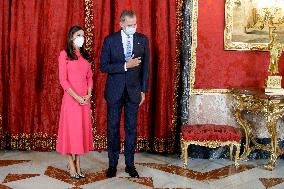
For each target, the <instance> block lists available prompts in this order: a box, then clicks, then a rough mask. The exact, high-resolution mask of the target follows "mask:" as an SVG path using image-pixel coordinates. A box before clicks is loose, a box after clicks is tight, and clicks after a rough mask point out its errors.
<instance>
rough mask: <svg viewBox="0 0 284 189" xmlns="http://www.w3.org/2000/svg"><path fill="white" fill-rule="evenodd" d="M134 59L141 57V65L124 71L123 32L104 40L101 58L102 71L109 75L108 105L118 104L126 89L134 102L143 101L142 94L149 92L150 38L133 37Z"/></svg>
mask: <svg viewBox="0 0 284 189" xmlns="http://www.w3.org/2000/svg"><path fill="white" fill-rule="evenodd" d="M132 54H134V58H137V57H141V63H140V65H139V66H137V67H134V68H128V69H127V71H125V70H124V64H125V55H124V49H123V44H122V37H121V31H119V32H115V33H113V34H111V35H109V36H107V37H106V38H105V40H104V44H103V49H102V53H101V58H100V69H101V71H102V72H104V73H108V77H107V81H106V87H105V98H106V100H107V102H108V103H116V102H117V101H118V100H119V99H120V98H121V96H122V94H123V92H124V89H125V87H126V89H127V92H128V95H129V97H130V99H131V101H132V102H134V103H139V102H140V101H141V92H144V93H146V92H147V90H148V80H149V62H150V51H149V41H148V38H147V37H146V36H145V35H143V34H141V33H137V32H136V33H135V34H134V35H133V52H132Z"/></svg>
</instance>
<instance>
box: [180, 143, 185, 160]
mask: <svg viewBox="0 0 284 189" xmlns="http://www.w3.org/2000/svg"><path fill="white" fill-rule="evenodd" d="M180 148H181V149H180V151H181V154H180V159H182V160H184V141H181V142H180Z"/></svg>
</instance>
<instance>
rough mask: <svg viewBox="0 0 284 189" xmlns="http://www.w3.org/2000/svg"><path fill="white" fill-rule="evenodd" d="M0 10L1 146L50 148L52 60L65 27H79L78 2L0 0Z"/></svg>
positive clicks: (57, 100) (57, 99)
mask: <svg viewBox="0 0 284 189" xmlns="http://www.w3.org/2000/svg"><path fill="white" fill-rule="evenodd" d="M0 10H1V13H0V14H2V15H1V16H0V19H2V22H1V24H0V31H2V32H1V34H0V35H1V39H0V40H1V87H0V89H1V97H2V98H1V101H0V102H1V106H2V107H1V108H2V109H1V110H2V113H1V115H2V119H3V126H2V127H3V128H2V130H3V132H2V133H1V132H0V135H1V136H2V140H1V148H8V149H9V148H11V149H20V150H30V149H32V150H49V149H53V148H54V146H55V142H56V135H57V128H58V118H59V110H60V105H61V98H62V89H61V87H60V85H59V82H58V63H57V58H58V56H59V52H60V50H62V49H64V48H65V41H66V36H67V31H68V29H69V27H70V26H71V25H73V24H80V25H84V1H83V0H72V1H69V0H60V1H57V0H44V1H38V0H28V1H27V0H3V1H1V3H0ZM0 131H1V130H0Z"/></svg>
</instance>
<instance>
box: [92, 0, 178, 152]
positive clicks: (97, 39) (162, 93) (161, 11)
mask: <svg viewBox="0 0 284 189" xmlns="http://www.w3.org/2000/svg"><path fill="white" fill-rule="evenodd" d="M181 8H182V1H173V0H162V1H160V0H105V1H93V14H94V17H93V23H94V31H93V33H94V49H93V50H94V70H95V78H94V82H95V85H94V86H95V89H96V90H95V91H94V92H95V99H94V102H95V114H94V118H95V120H96V129H95V132H94V136H95V139H96V141H95V144H96V148H97V149H105V148H106V122H107V120H106V111H107V109H106V101H105V100H104V97H103V95H104V94H103V90H104V85H105V81H106V74H102V73H100V71H99V57H100V52H101V46H102V43H103V39H104V37H105V36H107V35H108V34H110V33H112V32H115V31H119V30H120V27H119V16H120V13H121V12H122V11H123V10H124V9H132V10H134V11H135V12H136V14H137V27H138V28H137V30H138V32H141V33H143V34H145V35H146V36H147V37H148V38H149V41H150V52H151V63H150V64H151V66H150V81H149V83H150V84H149V91H148V93H147V95H146V101H145V103H144V104H143V105H142V106H141V107H140V110H139V115H138V141H137V144H138V150H141V149H148V147H150V148H151V150H153V151H156V152H173V151H174V144H175V134H176V133H175V131H176V105H177V104H176V103H177V101H176V93H177V81H178V73H179V61H178V60H179V58H178V55H179V33H180V29H181V28H180V24H181V18H180V16H181ZM121 131H123V119H122V121H121ZM121 136H122V137H121V138H122V139H121V140H122V142H121V144H123V136H124V135H123V132H121Z"/></svg>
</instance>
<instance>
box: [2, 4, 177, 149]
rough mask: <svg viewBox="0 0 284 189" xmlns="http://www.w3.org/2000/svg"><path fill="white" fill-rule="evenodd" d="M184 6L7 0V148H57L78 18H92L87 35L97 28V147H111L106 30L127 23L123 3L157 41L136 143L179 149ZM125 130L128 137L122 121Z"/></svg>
mask: <svg viewBox="0 0 284 189" xmlns="http://www.w3.org/2000/svg"><path fill="white" fill-rule="evenodd" d="M91 5H92V6H91ZM90 7H91V11H90V9H89V8H90ZM181 8H182V0H176V1H175V0H162V1H160V0H104V1H101V0H72V1H70V0H60V1H57V0H44V1H38V0H29V1H27V0H3V1H1V2H0V10H1V13H0V20H1V24H0V32H1V33H0V44H1V50H0V53H1V54H0V55H1V65H0V66H1V67H0V69H1V76H0V79H1V83H0V90H1V91H0V98H1V99H0V107H1V109H0V115H1V118H2V120H3V123H2V124H0V144H1V146H0V149H4V148H6V149H20V150H50V149H54V147H55V143H56V135H57V128H58V118H59V110H60V105H61V98H62V94H63V93H62V92H63V91H62V89H61V87H60V85H59V81H58V63H57V58H58V55H59V52H60V51H61V50H62V49H64V48H65V43H66V36H67V31H68V29H69V28H70V27H71V26H72V25H74V24H79V25H81V26H86V30H85V31H86V35H87V36H89V37H90V36H91V38H89V39H91V40H92V41H91V42H90V41H88V44H89V45H90V44H91V46H89V48H91V51H90V52H93V54H92V55H93V58H94V59H93V71H94V78H93V79H94V91H93V92H94V97H93V102H94V106H93V108H92V109H93V118H94V122H93V133H94V139H95V140H94V144H95V147H96V149H97V150H104V149H106V102H105V100H104V86H105V80H106V75H105V74H102V73H101V72H100V70H99V57H100V53H101V47H102V42H103V38H104V37H105V36H107V35H108V34H110V33H112V32H115V31H118V30H119V29H120V28H119V15H120V13H121V12H122V10H123V9H133V10H134V11H135V12H136V13H137V19H138V32H141V33H144V34H145V35H147V36H148V38H149V40H150V48H151V68H150V83H149V92H148V93H147V95H146V101H145V103H144V104H143V105H142V106H141V108H140V110H139V118H138V148H137V150H149V149H152V150H153V151H156V152H173V151H174V144H175V135H176V119H177V112H176V111H177V100H176V95H177V84H178V77H179V74H178V73H179V38H180V36H179V33H180V31H181ZM87 11H88V15H86V12H87ZM90 14H91V15H90ZM86 18H88V19H89V20H87V19H86ZM90 19H91V21H92V22H91V23H88V24H86V22H87V21H90ZM121 122H122V123H123V120H122V121H121ZM121 135H122V141H121V145H123V136H124V135H123V129H121Z"/></svg>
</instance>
